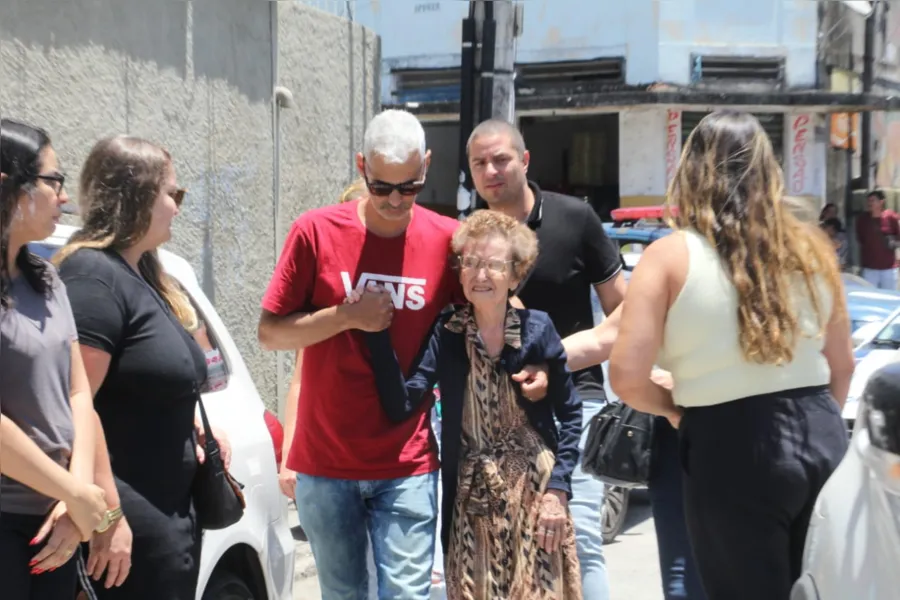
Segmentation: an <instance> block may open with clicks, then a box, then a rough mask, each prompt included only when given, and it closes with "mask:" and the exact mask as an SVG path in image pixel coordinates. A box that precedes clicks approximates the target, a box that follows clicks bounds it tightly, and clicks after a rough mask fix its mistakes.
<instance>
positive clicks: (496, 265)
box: [458, 255, 515, 275]
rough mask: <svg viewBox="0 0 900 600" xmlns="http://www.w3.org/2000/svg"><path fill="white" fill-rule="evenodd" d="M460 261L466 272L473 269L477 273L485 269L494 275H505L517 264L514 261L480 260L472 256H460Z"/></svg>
mask: <svg viewBox="0 0 900 600" xmlns="http://www.w3.org/2000/svg"><path fill="white" fill-rule="evenodd" d="M458 260H459V266H460V267H461V268H463V269H465V270H470V269H471V270H475V271H477V270H478V269H480V268H481V267H484V268H485V269H487V271H488V272H489V273H493V274H495V275H505V274H506V272H507V271H508V270H509V265H511V264H513V263H514V262H515V261H514V260H500V259H497V258H480V257H478V256H472V255H466V256H460V257H459V259H458Z"/></svg>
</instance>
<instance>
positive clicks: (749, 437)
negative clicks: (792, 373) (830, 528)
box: [680, 387, 848, 600]
mask: <svg viewBox="0 0 900 600" xmlns="http://www.w3.org/2000/svg"><path fill="white" fill-rule="evenodd" d="M847 444H848V439H847V430H846V427H845V425H844V422H843V419H841V415H840V410H839V408H838V405H837V403H836V402H835V401H834V399H833V398H832V397H831V394H830V393H829V392H828V390H827V388H824V387H823V388H803V389H796V390H786V391H783V392H778V393H776V394H766V395H761V396H754V397H750V398H742V399H740V400H735V401H733V402H727V403H724V404H719V405H716V406H709V407H702V408H690V409H688V410H687V411H686V412H685V415H684V418H683V419H682V421H681V426H680V455H681V464H682V468H683V471H684V482H683V485H684V500H685V518H686V520H687V526H688V533H689V534H690V538H691V546H692V547H693V550H694V555H695V557H696V558H697V565H698V567H699V570H700V578H701V580H702V581H703V587H704V589H705V591H706V595H707V597H708V598H709V600H745V599H746V600H788V598H789V597H790V590H791V586H792V585H793V583H794V581H795V580H796V579H797V578H798V577H799V576H800V568H801V561H802V557H803V548H804V544H805V540H806V531H807V529H808V527H809V521H810V516H811V514H812V510H813V505H814V503H815V501H816V497H817V496H818V494H819V490H820V489H821V488H822V486H823V485H824V484H825V481H826V480H827V479H828V477H829V476H830V475H831V473H832V471H834V469H835V468H836V467H837V465H838V463H839V462H840V461H841V459H842V458H843V456H844V453H845V451H846V449H847Z"/></svg>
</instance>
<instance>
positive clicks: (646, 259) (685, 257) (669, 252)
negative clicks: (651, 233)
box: [635, 231, 690, 304]
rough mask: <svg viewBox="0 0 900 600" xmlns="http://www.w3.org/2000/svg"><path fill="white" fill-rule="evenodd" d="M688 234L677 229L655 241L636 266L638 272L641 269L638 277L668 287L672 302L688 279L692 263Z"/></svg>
mask: <svg viewBox="0 0 900 600" xmlns="http://www.w3.org/2000/svg"><path fill="white" fill-rule="evenodd" d="M687 235H688V234H687V233H685V232H683V231H676V232H673V233H672V234H671V235H667V236H666V237H664V238H661V239H659V240H657V241H655V242H653V243H652V244H650V245H649V246H647V248H646V249H645V250H644V252H643V253H642V254H641V259H640V260H639V261H638V265H637V267H635V273H636V274H637V272H638V271H640V274H637V276H638V277H640V278H644V277H646V278H647V279H650V280H652V281H655V282H656V284H657V285H664V286H665V287H666V291H667V295H668V296H669V301H670V304H671V302H672V301H673V300H674V298H675V297H677V296H678V294H679V293H680V292H681V288H683V287H684V282H685V281H687V276H688V267H689V264H690V260H689V254H688V245H687Z"/></svg>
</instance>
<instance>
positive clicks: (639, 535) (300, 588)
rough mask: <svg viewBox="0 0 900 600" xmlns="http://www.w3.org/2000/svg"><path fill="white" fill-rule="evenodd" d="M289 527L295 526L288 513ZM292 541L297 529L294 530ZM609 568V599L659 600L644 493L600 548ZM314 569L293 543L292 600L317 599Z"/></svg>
mask: <svg viewBox="0 0 900 600" xmlns="http://www.w3.org/2000/svg"><path fill="white" fill-rule="evenodd" d="M291 518H292V525H296V524H297V516H296V513H295V512H293V511H292V512H291ZM294 532H295V536H294V537H295V539H296V538H297V532H298V529H297V528H295V529H294ZM604 552H605V553H606V562H607V566H608V568H609V576H610V587H611V589H612V594H611V599H610V600H662V592H661V591H660V584H659V564H658V562H657V556H656V535H655V534H654V531H653V519H652V517H651V514H650V503H649V500H648V499H647V494H646V492H643V491H638V492H636V493H634V494H633V495H632V504H631V508H630V509H629V512H628V524H627V525H626V529H625V531H624V532H623V533H622V534H621V535H620V536H619V537H618V539H617V540H616V541H615V542H614V543H613V544H610V545H608V546H606V547H605V548H604ZM320 598H321V595H320V593H319V585H318V581H317V579H316V567H315V564H314V562H313V559H312V553H311V552H310V550H309V544H307V543H306V542H305V541H302V540H298V541H297V558H296V569H295V571H294V599H295V600H320Z"/></svg>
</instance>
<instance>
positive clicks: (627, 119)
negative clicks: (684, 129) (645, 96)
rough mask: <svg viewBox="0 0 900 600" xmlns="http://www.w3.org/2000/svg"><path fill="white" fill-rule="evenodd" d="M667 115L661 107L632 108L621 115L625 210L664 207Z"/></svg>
mask: <svg viewBox="0 0 900 600" xmlns="http://www.w3.org/2000/svg"><path fill="white" fill-rule="evenodd" d="M667 115H668V113H667V111H666V109H665V108H660V107H647V108H633V109H628V110H623V111H622V112H620V113H619V196H620V197H621V205H622V206H646V205H654V204H661V203H662V202H663V200H664V199H665V194H666V186H667V181H666V132H667V127H666V126H667V123H668V121H667ZM679 147H680V138H679Z"/></svg>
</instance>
